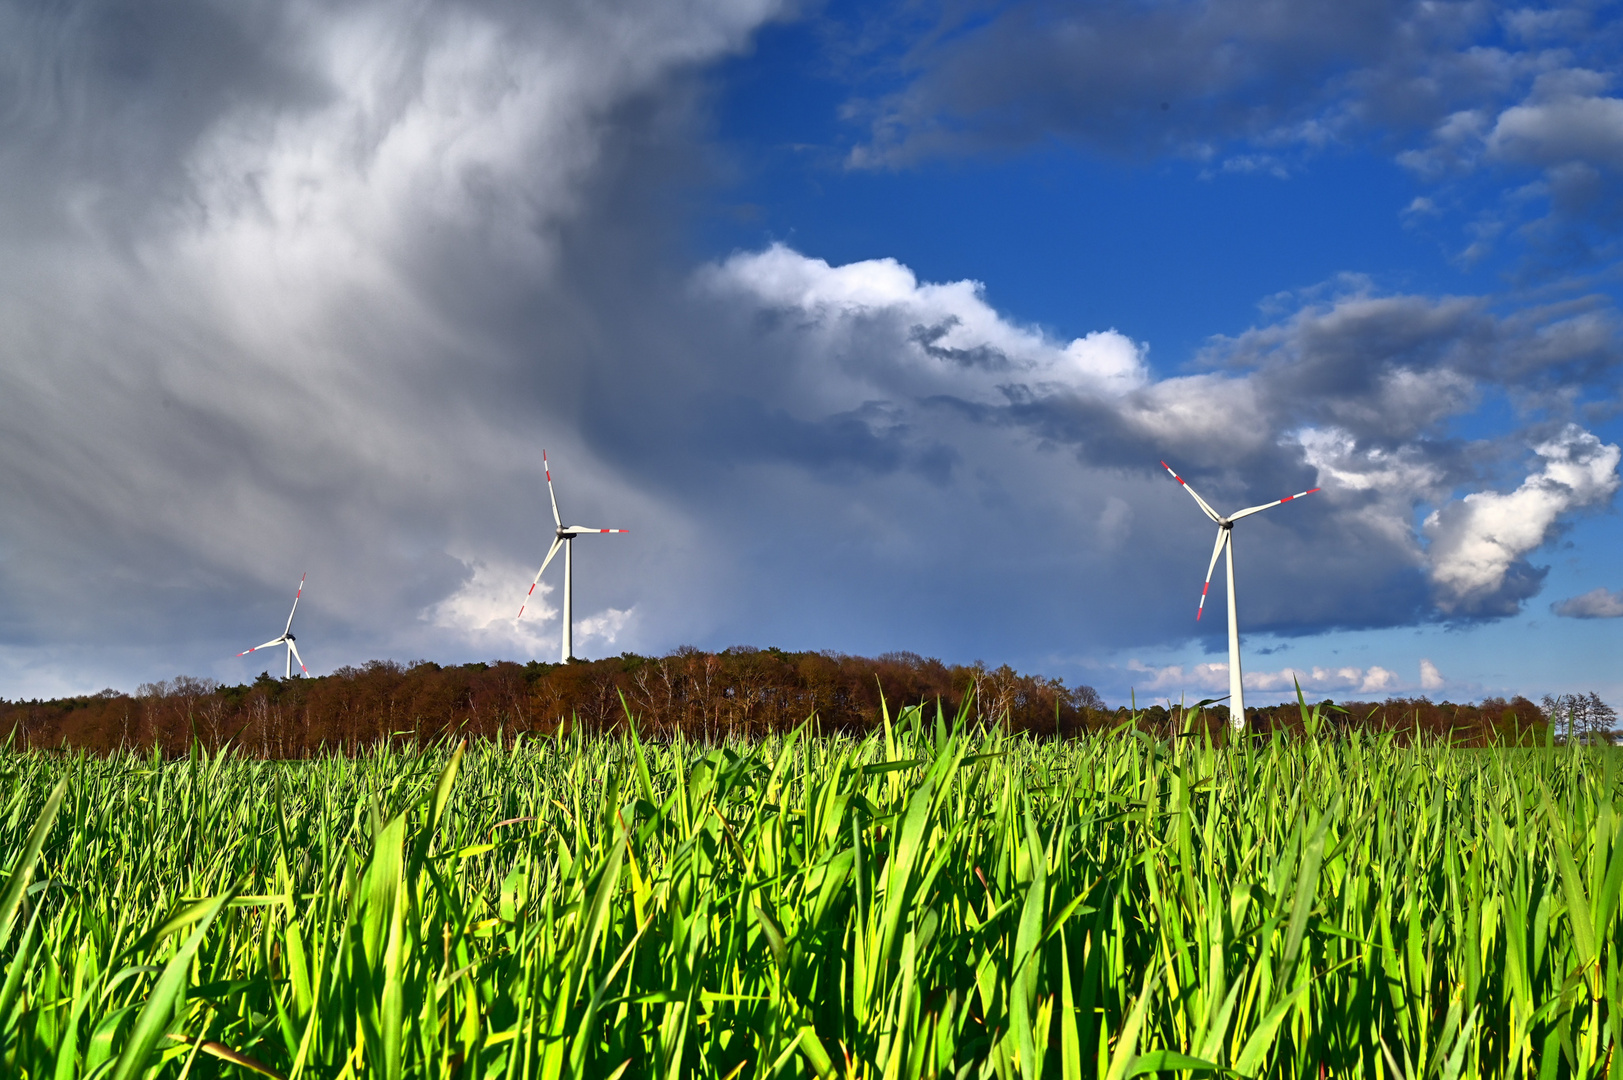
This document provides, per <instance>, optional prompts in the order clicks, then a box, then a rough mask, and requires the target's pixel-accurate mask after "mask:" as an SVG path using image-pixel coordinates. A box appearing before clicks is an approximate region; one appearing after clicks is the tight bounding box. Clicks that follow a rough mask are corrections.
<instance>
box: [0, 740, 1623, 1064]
mask: <svg viewBox="0 0 1623 1080" xmlns="http://www.w3.org/2000/svg"><path fill="white" fill-rule="evenodd" d="M1307 719H1308V721H1309V723H1308V727H1309V729H1310V731H1311V730H1314V729H1315V728H1316V721H1315V718H1313V717H1308V718H1307ZM0 770H3V773H4V777H5V779H4V785H5V786H4V794H5V799H6V802H5V806H4V809H3V814H0V828H3V830H4V832H3V837H4V839H3V844H0V864H3V866H4V868H5V873H6V875H7V876H6V878H5V881H4V884H3V887H0V957H3V959H4V971H5V975H4V980H3V983H0V1057H3V1060H0V1074H4V1075H5V1076H9V1077H52V1078H63V1080H66V1078H69V1077H103V1076H110V1077H116V1078H119V1080H125V1078H130V1077H138V1076H172V1077H179V1076H191V1077H210V1076H252V1075H263V1076H282V1077H321V1078H336V1077H359V1076H380V1077H391V1078H392V1077H406V1076H411V1077H465V1078H484V1077H514V1078H518V1077H522V1078H543V1077H545V1078H550V1077H559V1076H572V1077H573V1076H580V1077H585V1076H590V1077H614V1076H626V1077H631V1076H636V1077H655V1076H657V1077H677V1076H706V1077H765V1076H771V1075H782V1076H805V1075H819V1076H825V1077H826V1076H866V1077H928V1076H955V1077H957V1076H968V1077H982V1076H998V1077H1017V1076H1018V1077H1037V1076H1050V1077H1077V1076H1089V1077H1092V1076H1098V1077H1107V1078H1109V1080H1122V1078H1126V1077H1130V1076H1134V1075H1143V1074H1147V1073H1152V1072H1181V1073H1183V1074H1184V1075H1191V1074H1195V1075H1199V1074H1206V1075H1238V1076H1247V1077H1250V1076H1281V1077H1283V1076H1289V1077H1323V1076H1360V1077H1369V1078H1372V1080H1373V1078H1377V1077H1417V1078H1418V1077H1443V1078H1453V1077H1460V1076H1479V1075H1482V1076H1599V1075H1610V1074H1611V1073H1612V1072H1613V1071H1614V1070H1618V1069H1623V1063H1618V1062H1617V1061H1616V1057H1617V1055H1616V1053H1615V1051H1616V1047H1617V1044H1618V1042H1619V1039H1620V1035H1623V1016H1620V1014H1619V1012H1618V1010H1617V1002H1618V999H1619V990H1620V986H1619V983H1620V972H1619V937H1620V927H1619V921H1618V917H1617V916H1618V903H1619V894H1620V891H1623V851H1619V850H1618V848H1619V843H1618V833H1619V827H1620V822H1623V818H1620V816H1619V813H1618V809H1617V801H1618V791H1619V784H1620V781H1623V775H1620V773H1619V769H1618V764H1617V760H1616V758H1615V756H1614V754H1613V753H1612V752H1610V751H1604V750H1596V749H1585V748H1578V747H1562V746H1553V745H1549V744H1546V745H1545V746H1543V747H1536V748H1529V749H1487V750H1474V749H1473V750H1465V749H1457V748H1451V747H1448V746H1442V745H1433V746H1402V745H1398V744H1397V743H1395V742H1394V741H1392V740H1391V739H1390V737H1372V736H1365V735H1359V734H1354V735H1352V736H1350V737H1347V738H1343V739H1337V740H1332V739H1330V738H1328V737H1326V738H1323V739H1317V738H1312V737H1308V738H1296V739H1287V738H1272V739H1269V740H1254V741H1252V742H1250V743H1242V744H1240V745H1236V746H1229V747H1214V746H1212V745H1210V744H1209V743H1208V742H1207V741H1206V740H1205V739H1204V738H1185V739H1172V740H1165V739H1161V740H1158V739H1156V738H1154V737H1152V736H1150V735H1147V734H1145V733H1143V732H1138V731H1134V730H1123V731H1118V732H1115V733H1113V734H1110V735H1099V736H1089V737H1086V738H1082V739H1077V740H1066V741H1058V740H1049V741H1039V740H1035V739H1032V738H1030V737H1027V736H1010V735H1007V734H1000V733H998V732H995V731H991V732H988V731H975V732H966V731H964V730H963V727H962V725H960V724H956V723H954V722H953V721H952V720H951V719H950V718H948V719H943V718H941V717H939V716H937V715H932V714H922V713H920V712H919V711H917V710H908V711H906V712H903V713H902V714H901V715H900V716H898V717H896V719H895V722H894V723H893V724H891V723H887V724H886V726H885V728H884V730H883V731H882V732H881V733H879V734H876V735H874V736H872V737H870V738H866V739H856V738H850V737H822V736H814V735H812V734H810V733H809V732H807V731H805V730H802V731H801V732H799V733H797V734H795V735H790V736H786V737H772V738H768V739H763V740H749V741H739V742H735V743H724V744H721V745H700V744H695V743H691V742H685V741H682V740H681V739H680V738H678V739H676V740H675V741H662V742H654V741H647V742H639V741H638V740H637V739H636V738H635V737H634V736H632V735H631V734H630V733H622V734H620V735H617V736H600V737H595V738H589V737H582V736H578V735H576V736H570V737H566V738H561V739H555V740H554V739H546V740H539V739H538V740H533V741H532V740H529V739H521V740H519V741H518V742H517V743H516V744H515V743H514V742H513V741H512V740H511V739H509V740H507V742H506V743H505V744H498V743H494V742H476V743H470V744H468V745H467V746H466V747H451V746H449V745H442V746H434V747H430V748H426V749H418V748H387V747H384V748H379V749H377V750H375V751H373V752H371V753H370V754H367V755H362V756H354V757H344V756H326V757H321V758H317V759H313V760H309V761H291V762H268V761H260V760H255V759H252V758H248V757H245V756H239V755H235V754H232V753H224V754H209V753H206V752H204V751H202V750H201V749H194V752H193V753H192V755H191V756H190V757H189V758H181V759H179V760H172V761H164V760H162V759H159V758H156V757H151V756H131V755H124V756H113V757H94V756H73V755H67V754H50V753H46V752H42V751H37V750H36V751H28V752H10V753H7V754H4V755H0Z"/></svg>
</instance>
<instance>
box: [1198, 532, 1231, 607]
mask: <svg viewBox="0 0 1623 1080" xmlns="http://www.w3.org/2000/svg"><path fill="white" fill-rule="evenodd" d="M1230 535H1231V534H1230V533H1229V531H1228V530H1227V529H1218V530H1217V543H1216V544H1214V545H1212V561H1211V565H1209V566H1207V567H1206V584H1204V585H1202V586H1201V587H1200V606H1199V607H1197V608H1196V609H1195V621H1196V622H1199V621H1200V617H1201V616H1202V615H1204V614H1205V613H1206V591H1207V590H1208V589H1210V588H1211V587H1212V571H1213V570H1216V569H1217V557H1218V556H1219V555H1221V554H1223V545H1225V544H1226V543H1228V538H1229V536H1230Z"/></svg>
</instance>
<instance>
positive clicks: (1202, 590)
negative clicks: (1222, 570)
mask: <svg viewBox="0 0 1623 1080" xmlns="http://www.w3.org/2000/svg"><path fill="white" fill-rule="evenodd" d="M1211 587H1212V583H1211V582H1209V581H1208V582H1207V583H1206V584H1204V585H1202V586H1201V587H1200V599H1201V600H1202V602H1204V601H1205V599H1206V590H1207V589H1209V588H1211Z"/></svg>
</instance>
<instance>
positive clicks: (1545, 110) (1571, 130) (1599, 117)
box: [1485, 70, 1623, 169]
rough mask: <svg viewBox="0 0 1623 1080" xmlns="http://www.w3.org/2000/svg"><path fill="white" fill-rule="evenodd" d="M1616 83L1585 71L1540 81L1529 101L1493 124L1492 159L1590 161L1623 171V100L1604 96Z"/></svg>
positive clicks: (1533, 162) (1490, 136)
mask: <svg viewBox="0 0 1623 1080" xmlns="http://www.w3.org/2000/svg"><path fill="white" fill-rule="evenodd" d="M1611 81H1612V80H1611V76H1609V75H1604V74H1602V73H1600V72H1595V71H1584V70H1562V71H1555V72H1549V73H1547V74H1545V75H1542V76H1540V77H1539V78H1538V80H1537V81H1536V82H1535V83H1534V87H1533V92H1532V93H1531V94H1530V95H1529V97H1528V99H1527V101H1525V102H1523V103H1522V104H1520V105H1514V106H1512V107H1511V108H1508V109H1506V110H1505V111H1504V112H1502V113H1500V114H1499V117H1498V119H1497V120H1495V121H1494V125H1493V130H1492V131H1491V132H1489V133H1488V134H1487V136H1486V139H1485V143H1486V147H1487V151H1488V153H1490V154H1492V155H1493V156H1494V157H1497V158H1500V159H1503V160H1506V161H1514V162H1519V163H1522V164H1531V165H1546V166H1548V165H1559V164H1561V163H1564V162H1570V161H1585V162H1591V163H1594V164H1599V165H1604V166H1608V167H1610V168H1612V169H1623V99H1620V98H1615V97H1605V96H1603V95H1601V94H1600V91H1601V90H1603V89H1604V88H1605V87H1606V86H1607V85H1608V84H1609V83H1610V82H1611Z"/></svg>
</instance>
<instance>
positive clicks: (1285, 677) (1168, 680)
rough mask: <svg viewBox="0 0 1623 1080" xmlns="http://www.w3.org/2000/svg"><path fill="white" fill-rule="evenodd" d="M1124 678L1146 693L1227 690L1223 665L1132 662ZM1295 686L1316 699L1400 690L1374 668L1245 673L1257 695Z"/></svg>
mask: <svg viewBox="0 0 1623 1080" xmlns="http://www.w3.org/2000/svg"><path fill="white" fill-rule="evenodd" d="M1125 676H1126V678H1127V680H1128V681H1129V682H1130V683H1131V685H1133V686H1134V687H1136V688H1137V689H1139V690H1141V691H1146V692H1152V691H1160V692H1170V693H1173V694H1180V693H1184V694H1191V695H1194V694H1202V695H1204V694H1211V693H1217V694H1225V693H1227V692H1228V688H1229V666H1228V664H1227V663H1226V662H1214V663H1205V664H1192V665H1189V666H1184V665H1181V664H1170V665H1166V666H1163V667H1152V666H1149V665H1146V664H1143V663H1141V662H1139V661H1137V660H1132V661H1129V662H1128V664H1127V669H1126V673H1125ZM1298 685H1300V686H1301V688H1302V692H1303V693H1304V694H1309V695H1315V696H1316V695H1318V694H1323V693H1330V692H1339V693H1342V694H1346V693H1349V692H1351V693H1359V694H1388V693H1393V692H1396V691H1397V690H1399V689H1401V687H1400V686H1399V681H1398V677H1397V675H1396V674H1395V673H1393V672H1392V671H1390V670H1388V669H1387V668H1384V667H1381V666H1379V665H1377V664H1372V665H1370V666H1369V667H1367V668H1360V667H1352V666H1350V665H1349V666H1343V667H1319V666H1314V667H1311V668H1294V667H1285V668H1280V669H1279V670H1277V671H1247V672H1246V673H1245V688H1246V689H1247V690H1255V691H1257V692H1259V693H1265V694H1277V693H1287V694H1288V693H1294V692H1295V690H1296V687H1297V686H1298Z"/></svg>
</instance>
